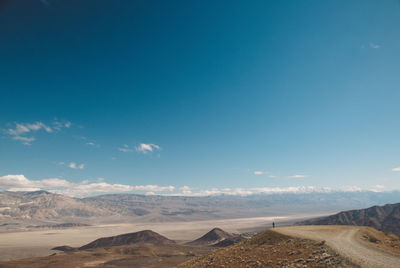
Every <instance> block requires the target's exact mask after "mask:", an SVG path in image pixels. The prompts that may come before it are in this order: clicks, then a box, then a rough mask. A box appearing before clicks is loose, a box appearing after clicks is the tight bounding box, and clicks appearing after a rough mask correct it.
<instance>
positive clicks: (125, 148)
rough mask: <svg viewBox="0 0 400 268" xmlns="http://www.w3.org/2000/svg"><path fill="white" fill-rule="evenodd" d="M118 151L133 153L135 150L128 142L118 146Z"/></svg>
mask: <svg viewBox="0 0 400 268" xmlns="http://www.w3.org/2000/svg"><path fill="white" fill-rule="evenodd" d="M118 151H121V152H124V153H131V152H133V151H134V150H133V149H131V148H129V146H128V145H127V144H124V145H122V147H120V148H118Z"/></svg>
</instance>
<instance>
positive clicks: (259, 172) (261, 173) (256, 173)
mask: <svg viewBox="0 0 400 268" xmlns="http://www.w3.org/2000/svg"><path fill="white" fill-rule="evenodd" d="M254 175H264V172H263V171H254Z"/></svg>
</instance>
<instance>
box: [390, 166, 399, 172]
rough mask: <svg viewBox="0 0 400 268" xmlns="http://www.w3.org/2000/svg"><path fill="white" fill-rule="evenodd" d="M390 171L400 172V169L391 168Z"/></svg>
mask: <svg viewBox="0 0 400 268" xmlns="http://www.w3.org/2000/svg"><path fill="white" fill-rule="evenodd" d="M392 171H396V172H400V167H395V168H392Z"/></svg>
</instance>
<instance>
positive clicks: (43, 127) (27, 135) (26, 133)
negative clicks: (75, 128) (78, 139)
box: [3, 120, 71, 145]
mask: <svg viewBox="0 0 400 268" xmlns="http://www.w3.org/2000/svg"><path fill="white" fill-rule="evenodd" d="M14 124H15V126H14V127H13V128H8V129H4V130H3V132H4V133H5V134H6V135H8V136H10V137H11V139H13V140H17V141H20V142H21V143H22V144H24V145H31V144H32V142H33V141H35V140H36V138H35V137H34V136H33V135H34V134H35V133H36V132H38V131H44V132H46V133H53V132H58V131H60V130H61V129H62V128H69V127H71V122H69V121H67V122H64V123H62V122H59V121H57V120H55V121H53V122H52V123H51V124H50V125H47V124H45V123H43V122H41V121H37V122H34V123H14Z"/></svg>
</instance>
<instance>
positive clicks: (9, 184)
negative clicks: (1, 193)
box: [0, 175, 175, 196]
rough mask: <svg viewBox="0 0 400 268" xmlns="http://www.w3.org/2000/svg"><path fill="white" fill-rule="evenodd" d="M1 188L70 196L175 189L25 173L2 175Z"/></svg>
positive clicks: (171, 188)
mask: <svg viewBox="0 0 400 268" xmlns="http://www.w3.org/2000/svg"><path fill="white" fill-rule="evenodd" d="M0 188H2V189H7V190H8V191H38V190H47V191H49V192H53V193H59V194H64V195H68V196H88V195H91V194H94V193H118V192H129V191H134V190H137V191H152V192H165V191H170V192H171V191H173V190H174V189H175V187H173V186H158V185H145V186H131V185H124V184H110V183H106V182H104V179H103V180H101V178H99V179H98V181H97V182H95V183H89V182H88V181H87V180H84V181H81V182H78V183H74V182H69V181H67V180H64V179H59V178H50V179H44V180H29V179H27V178H26V177H25V176H24V175H6V176H2V177H0Z"/></svg>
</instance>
